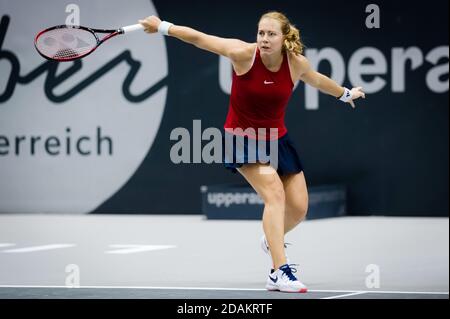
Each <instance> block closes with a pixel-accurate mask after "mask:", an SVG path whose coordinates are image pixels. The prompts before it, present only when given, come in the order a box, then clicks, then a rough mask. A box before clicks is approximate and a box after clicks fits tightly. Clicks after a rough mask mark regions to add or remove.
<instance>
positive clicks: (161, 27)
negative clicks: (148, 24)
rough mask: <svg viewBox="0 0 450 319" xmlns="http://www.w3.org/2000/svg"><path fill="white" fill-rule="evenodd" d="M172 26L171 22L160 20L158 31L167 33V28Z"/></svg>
mask: <svg viewBox="0 0 450 319" xmlns="http://www.w3.org/2000/svg"><path fill="white" fill-rule="evenodd" d="M171 26H173V23H170V22H167V21H162V22H161V23H160V24H159V26H158V32H159V33H162V34H164V35H169V28H170V27H171Z"/></svg>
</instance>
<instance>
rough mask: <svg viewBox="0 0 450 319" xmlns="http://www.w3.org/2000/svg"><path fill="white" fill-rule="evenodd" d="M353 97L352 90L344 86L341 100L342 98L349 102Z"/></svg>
mask: <svg viewBox="0 0 450 319" xmlns="http://www.w3.org/2000/svg"><path fill="white" fill-rule="evenodd" d="M352 97H353V94H352V92H351V91H350V90H349V89H347V88H344V94H342V96H341V97H340V98H339V100H341V101H342V102H349V101H351V100H352Z"/></svg>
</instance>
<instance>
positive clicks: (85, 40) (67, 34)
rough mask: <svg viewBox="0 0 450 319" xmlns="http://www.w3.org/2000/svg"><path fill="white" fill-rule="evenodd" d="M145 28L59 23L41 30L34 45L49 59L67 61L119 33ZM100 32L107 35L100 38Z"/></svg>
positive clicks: (80, 55)
mask: <svg viewBox="0 0 450 319" xmlns="http://www.w3.org/2000/svg"><path fill="white" fill-rule="evenodd" d="M143 29H144V27H143V26H142V25H141V24H134V25H130V26H126V27H122V28H120V29H117V30H100V29H91V28H87V27H82V26H72V25H58V26H55V27H51V28H48V29H45V30H43V31H41V32H39V33H38V34H37V35H36V38H35V39H34V46H35V48H36V50H37V51H38V52H39V54H40V55H42V56H43V57H44V58H46V59H48V60H54V61H58V62H67V61H73V60H77V59H81V58H84V57H85V56H87V55H89V54H91V53H92V52H94V51H95V50H96V49H97V48H98V47H99V46H100V45H101V44H103V43H104V42H105V41H107V40H109V39H111V38H113V37H115V36H117V35H121V34H127V33H130V32H133V31H137V30H143ZM98 34H106V35H105V36H104V37H103V38H101V39H100V38H99V35H98Z"/></svg>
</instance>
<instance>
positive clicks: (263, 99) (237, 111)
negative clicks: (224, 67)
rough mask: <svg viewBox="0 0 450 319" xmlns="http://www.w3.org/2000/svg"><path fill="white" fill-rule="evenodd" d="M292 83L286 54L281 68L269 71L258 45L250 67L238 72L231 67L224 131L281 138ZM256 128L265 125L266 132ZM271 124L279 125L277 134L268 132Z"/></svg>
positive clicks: (259, 137) (267, 137) (265, 137)
mask: <svg viewBox="0 0 450 319" xmlns="http://www.w3.org/2000/svg"><path fill="white" fill-rule="evenodd" d="M293 87H294V84H293V83H292V79H291V73H290V70H289V61H288V56H287V54H284V56H283V62H282V64H281V68H280V70H279V71H278V72H271V71H269V70H268V69H267V68H266V67H265V65H264V64H263V62H262V60H261V56H260V53H259V49H258V48H257V49H256V53H255V59H254V62H253V65H252V67H251V69H250V71H248V72H247V73H245V74H243V75H241V76H238V75H237V74H236V72H235V71H234V70H233V84H232V87H231V97H230V104H229V110H228V115H227V119H226V121H225V125H224V128H225V131H227V132H230V133H233V134H235V135H245V136H248V137H249V138H258V139H265V140H274V139H279V138H281V137H282V136H283V135H285V134H286V133H287V129H286V126H285V124H284V117H285V114H286V107H287V104H288V101H289V99H290V97H291V95H292V89H293ZM236 128H240V129H242V130H243V131H240V130H236ZM258 128H263V129H265V130H264V131H265V132H266V134H265V135H261V134H258ZM270 128H276V129H278V134H277V135H274V134H270V131H269V130H270ZM247 129H250V130H247ZM246 130H247V131H246ZM240 132H243V133H240ZM252 132H254V133H256V134H257V135H255V134H254V133H252Z"/></svg>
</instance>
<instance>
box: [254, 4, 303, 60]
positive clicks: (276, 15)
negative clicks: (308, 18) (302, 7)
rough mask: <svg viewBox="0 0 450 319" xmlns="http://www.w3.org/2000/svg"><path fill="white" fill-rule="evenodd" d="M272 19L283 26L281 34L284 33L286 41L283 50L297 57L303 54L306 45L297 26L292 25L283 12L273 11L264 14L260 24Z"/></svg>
mask: <svg viewBox="0 0 450 319" xmlns="http://www.w3.org/2000/svg"><path fill="white" fill-rule="evenodd" d="M265 18H270V19H275V20H277V21H278V22H280V24H281V32H282V33H283V35H284V37H285V40H284V43H283V50H285V51H290V52H292V53H294V54H295V55H301V54H303V49H304V47H305V46H304V44H303V42H302V40H301V37H300V31H299V30H298V29H297V28H296V27H295V25H293V24H291V22H290V21H289V19H288V18H287V17H286V16H285V15H284V14H283V13H281V12H277V11H271V12H268V13H266V14H264V15H263V16H262V17H261V19H259V22H261V20H262V19H265Z"/></svg>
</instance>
